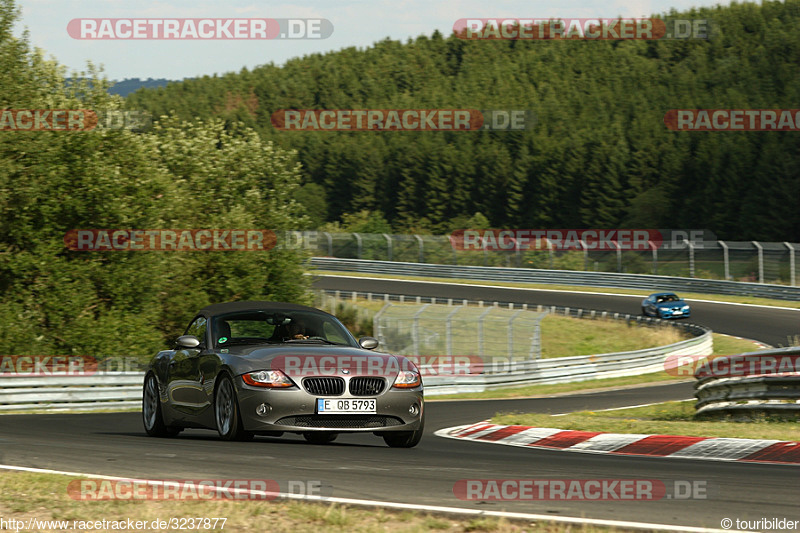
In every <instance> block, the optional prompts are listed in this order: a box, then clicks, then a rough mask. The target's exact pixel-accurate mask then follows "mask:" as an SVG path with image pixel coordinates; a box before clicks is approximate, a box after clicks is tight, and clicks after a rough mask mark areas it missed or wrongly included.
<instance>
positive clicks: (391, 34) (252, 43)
mask: <svg viewBox="0 0 800 533" xmlns="http://www.w3.org/2000/svg"><path fill="white" fill-rule="evenodd" d="M718 3H720V2H719V1H716V0H715V1H709V0H626V1H621V0H560V1H557V2H552V1H548V2H543V1H540V0H538V1H537V0H525V1H520V0H496V1H494V2H491V3H490V2H486V0H306V1H294V2H285V1H266V0H262V1H257V0H222V1H219V0H213V1H212V0H160V1H139V0H17V5H18V6H19V7H20V8H21V10H22V17H21V20H20V21H19V23H18V24H17V27H16V28H15V33H16V34H17V35H21V34H22V32H23V31H24V30H25V29H27V30H28V32H29V39H30V43H31V45H33V46H35V47H38V48H42V49H44V51H45V53H46V55H47V56H48V57H54V58H55V59H56V60H57V61H58V62H59V63H61V64H62V65H65V66H66V67H67V68H68V69H69V72H70V73H71V72H73V71H82V70H85V68H86V65H87V62H89V61H91V62H92V63H93V64H95V65H102V66H103V68H104V70H105V75H106V76H107V77H108V79H109V80H116V81H119V80H122V79H125V78H141V79H147V78H167V79H170V80H179V79H183V78H190V77H195V76H202V75H214V74H215V73H216V74H223V73H226V72H238V71H240V70H241V69H242V68H247V69H253V68H254V67H257V66H259V65H264V64H268V63H275V64H277V65H281V64H283V63H285V62H286V61H287V60H288V59H291V58H294V57H302V56H304V55H308V54H313V53H325V52H329V51H334V50H341V49H342V48H347V47H353V46H355V47H358V48H366V47H369V46H370V45H372V44H373V43H375V42H376V41H381V40H384V39H386V38H390V39H394V40H400V41H403V42H405V41H406V40H407V39H409V38H416V37H417V36H419V35H430V34H431V33H433V31H434V30H439V31H440V32H442V33H443V34H444V35H449V34H450V33H451V32H452V29H453V24H454V22H455V21H456V20H458V19H461V18H506V17H508V18H550V17H556V18H600V17H603V18H607V17H616V16H623V17H649V16H651V15H653V14H658V13H667V12H669V11H670V10H671V9H673V8H674V9H676V10H677V11H685V10H688V9H690V8H691V7H700V6H713V5H716V4H718ZM722 3H727V2H722ZM87 18H95V19H107V18H114V19H135V18H150V19H152V18H322V19H327V20H329V21H330V22H331V24H332V25H333V32H332V35H331V36H330V37H328V38H326V39H313V40H311V39H304V40H288V39H287V40H283V39H273V40H202V41H198V40H88V39H84V40H82V39H75V38H73V37H71V36H70V34H69V33H68V31H67V24H68V23H69V22H70V20H73V19H87Z"/></svg>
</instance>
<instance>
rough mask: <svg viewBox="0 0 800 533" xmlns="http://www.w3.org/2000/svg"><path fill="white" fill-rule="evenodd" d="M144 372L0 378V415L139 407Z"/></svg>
mask: <svg viewBox="0 0 800 533" xmlns="http://www.w3.org/2000/svg"><path fill="white" fill-rule="evenodd" d="M143 381H144V372H101V373H97V374H92V375H86V376H75V375H59V374H54V375H49V376H37V377H23V376H13V377H0V413H4V412H14V411H28V410H39V409H46V410H48V411H59V410H61V411H67V410H70V411H96V410H100V409H118V408H121V407H122V408H131V407H140V406H141V405H142V382H143Z"/></svg>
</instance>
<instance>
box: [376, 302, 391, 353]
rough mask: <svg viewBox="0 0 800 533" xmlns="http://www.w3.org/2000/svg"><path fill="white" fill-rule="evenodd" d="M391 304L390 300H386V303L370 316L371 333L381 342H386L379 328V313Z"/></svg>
mask: <svg viewBox="0 0 800 533" xmlns="http://www.w3.org/2000/svg"><path fill="white" fill-rule="evenodd" d="M391 306H392V304H391V303H390V302H386V304H385V305H384V306H383V307H381V310H380V311H378V312H377V313H375V316H374V317H372V334H373V335H374V336H375V338H376V339H378V342H380V343H382V344H386V342H385V340H384V337H383V330H382V329H381V323H380V318H381V315H382V314H383V313H384V312H385V311H386V310H387V309H389V308H390V307H391Z"/></svg>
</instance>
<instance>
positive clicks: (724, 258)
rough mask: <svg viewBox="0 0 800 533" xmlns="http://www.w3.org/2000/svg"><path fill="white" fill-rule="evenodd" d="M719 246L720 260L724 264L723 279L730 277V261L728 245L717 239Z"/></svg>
mask: <svg viewBox="0 0 800 533" xmlns="http://www.w3.org/2000/svg"><path fill="white" fill-rule="evenodd" d="M717 242H718V243H719V245H720V246H722V262H723V263H724V265H725V279H726V280H728V279H731V263H730V255H729V252H728V245H727V244H725V241H717Z"/></svg>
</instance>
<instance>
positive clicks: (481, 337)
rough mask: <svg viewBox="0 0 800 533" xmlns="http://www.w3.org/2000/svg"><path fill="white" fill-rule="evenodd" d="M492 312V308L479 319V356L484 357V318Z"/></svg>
mask: <svg viewBox="0 0 800 533" xmlns="http://www.w3.org/2000/svg"><path fill="white" fill-rule="evenodd" d="M491 312H492V308H491V306H490V307H489V308H488V309H486V311H484V312H483V313H481V316H479V317H478V354H479V355H480V356H481V357H483V355H484V354H483V317H485V316H486V315H488V314H489V313H491Z"/></svg>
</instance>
